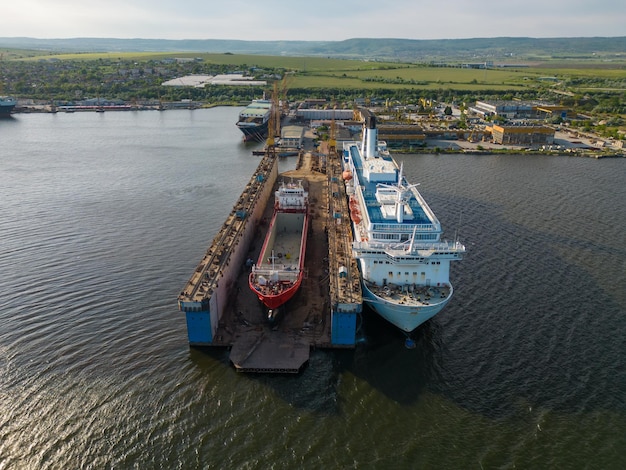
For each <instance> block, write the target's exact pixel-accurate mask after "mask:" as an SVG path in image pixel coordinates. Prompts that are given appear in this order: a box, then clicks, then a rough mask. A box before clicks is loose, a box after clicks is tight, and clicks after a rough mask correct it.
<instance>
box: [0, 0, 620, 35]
mask: <svg viewBox="0 0 626 470" xmlns="http://www.w3.org/2000/svg"><path fill="white" fill-rule="evenodd" d="M0 17H2V28H1V29H0V36H3V37H13V36H28V37H35V38H70V37H109V38H111V37H115V38H154V39H243V40H254V41H257V40H303V41H326V40H328V41H338V40H343V39H350V38H403V39H455V38H476V37H483V38H484V37H498V36H509V37H522V36H523V37H578V36H584V37H591V36H605V37H613V36H626V1H624V0H523V1H522V0H431V1H419V0H378V1H373V0H313V1H306V2H305V1H301V0H300V1H296V0H292V1H290V0H19V1H18V0H15V1H12V0H2V5H1V6H0Z"/></svg>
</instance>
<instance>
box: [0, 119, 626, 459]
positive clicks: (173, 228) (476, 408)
mask: <svg viewBox="0 0 626 470" xmlns="http://www.w3.org/2000/svg"><path fill="white" fill-rule="evenodd" d="M238 111H239V109H238V108H216V109H210V110H194V111H167V112H162V113H159V112H138V113H134V112H120V113H84V114H82V113H74V114H57V115H17V116H15V117H14V118H13V119H10V120H2V121H0V136H1V137H2V149H1V150H0V201H1V204H0V273H1V274H2V275H1V276H0V469H13V468H16V469H24V468H25V469H40V468H185V469H186V468H296V467H303V468H590V469H595V468H601V469H609V468H616V469H618V468H620V469H621V468H624V466H626V457H624V450H625V449H626V438H625V437H624V436H626V371H625V368H624V362H625V355H626V340H625V338H626V335H625V333H626V317H625V315H624V314H625V313H626V237H625V235H624V227H626V161H625V160H592V159H584V158H568V157H541V156H526V155H524V156H468V155H462V156H460V155H453V156H447V155H438V156H435V155H405V156H401V157H400V156H399V157H398V159H399V160H403V161H404V163H405V171H406V173H407V176H408V178H409V179H410V180H411V181H413V182H420V183H421V186H420V189H421V191H422V193H423V194H424V195H425V197H426V198H427V200H428V201H429V202H430V204H431V207H432V208H433V209H434V211H435V212H436V213H437V215H438V217H439V219H440V220H441V222H442V224H443V225H444V227H446V229H447V235H448V238H453V237H454V236H455V234H457V233H458V235H459V237H460V238H461V240H463V241H464V243H465V244H466V245H467V248H468V254H467V257H466V259H465V260H463V261H462V262H460V263H456V264H455V266H454V269H453V273H452V281H453V283H454V285H455V292H456V293H455V297H454V299H453V301H452V302H451V304H450V305H449V306H448V307H447V308H446V309H445V310H444V311H443V312H441V313H440V314H439V315H437V316H436V317H435V318H434V319H433V320H432V321H431V322H429V323H428V324H426V325H424V327H423V328H421V329H420V330H419V332H418V334H417V348H416V349H414V350H407V349H405V348H404V345H403V338H402V335H401V334H400V333H399V332H397V331H395V330H394V329H393V328H391V327H389V326H388V325H387V324H385V323H384V322H383V321H382V320H380V319H378V318H377V317H375V316H373V315H369V314H367V313H366V315H365V318H364V327H363V331H362V336H361V342H360V343H359V346H358V347H357V348H356V350H354V351H338V352H337V351H315V352H314V353H312V356H311V361H310V364H309V366H308V368H307V369H305V371H304V372H303V373H302V374H300V375H299V376H297V377H291V376H289V377H284V376H254V375H242V374H237V373H236V372H235V371H234V370H233V368H232V367H231V366H230V365H229V362H228V351H225V350H209V351H204V350H195V349H190V348H189V346H188V344H187V334H186V327H185V320H184V316H183V314H182V313H180V312H178V311H177V308H176V296H177V294H178V292H179V291H180V289H181V288H182V287H183V286H184V284H185V283H186V281H187V279H188V277H189V276H190V274H191V272H192V271H193V269H194V268H195V266H196V264H197V262H198V260H199V259H200V257H201V256H202V254H203V253H204V251H205V250H206V248H207V246H208V245H209V243H210V241H211V239H212V237H213V235H214V234H215V233H216V231H217V230H218V229H219V227H220V226H221V224H222V222H223V220H224V218H225V215H226V214H227V213H228V212H229V211H230V209H231V207H232V204H233V203H234V201H235V200H236V198H237V197H238V196H239V194H240V192H241V190H242V188H243V186H244V185H245V184H246V183H247V181H248V180H249V178H250V175H251V174H252V172H253V170H254V169H255V168H256V165H257V164H258V157H254V156H252V155H251V150H252V148H253V147H250V146H246V145H244V144H243V143H242V142H241V136H240V134H239V131H238V130H237V129H236V127H235V126H234V122H235V120H236V117H237V113H238ZM289 164H290V163H285V165H289Z"/></svg>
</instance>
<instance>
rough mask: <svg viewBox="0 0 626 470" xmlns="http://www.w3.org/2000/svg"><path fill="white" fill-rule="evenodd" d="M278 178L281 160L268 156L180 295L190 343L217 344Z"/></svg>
mask: <svg viewBox="0 0 626 470" xmlns="http://www.w3.org/2000/svg"><path fill="white" fill-rule="evenodd" d="M277 177H278V160H277V159H276V158H275V157H272V156H270V155H266V156H265V157H264V158H263V159H262V160H261V162H260V163H259V166H258V167H257V170H256V171H255V173H254V175H253V176H252V178H251V179H250V182H249V183H248V184H247V186H246V187H245V189H244V190H243V192H242V194H241V196H240V197H239V199H238V200H237V202H236V203H235V205H234V207H233V209H232V210H231V212H230V214H229V215H228V217H227V218H226V221H225V222H224V224H223V225H222V228H221V229H220V231H219V232H218V233H217V235H216V236H215V238H214V239H213V242H212V243H211V246H210V247H209V249H208V250H207V252H206V253H205V255H204V257H203V258H202V260H201V261H200V263H199V264H198V267H197V268H196V270H195V272H194V273H193V275H192V276H191V278H190V279H189V281H188V283H187V285H186V286H185V289H184V290H183V291H182V292H181V294H180V295H179V297H178V307H179V309H180V310H181V311H183V312H185V316H186V320H187V334H188V337H189V344H190V345H196V346H208V345H212V344H213V338H214V337H215V332H216V330H217V327H218V324H219V322H220V319H221V318H222V316H223V315H224V313H225V311H226V308H227V304H228V301H229V298H230V296H231V295H232V288H233V286H234V285H235V281H236V278H237V276H238V275H239V272H240V270H241V269H242V266H243V265H244V264H245V261H246V260H245V259H244V258H245V256H246V253H247V251H248V247H249V246H250V243H251V241H252V238H253V237H254V232H255V229H256V226H257V224H258V223H259V220H260V219H261V217H262V215H263V212H264V211H265V207H266V205H267V201H268V200H269V199H270V196H271V194H272V190H273V188H274V184H275V182H276V179H277Z"/></svg>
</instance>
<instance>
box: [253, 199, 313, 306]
mask: <svg viewBox="0 0 626 470" xmlns="http://www.w3.org/2000/svg"><path fill="white" fill-rule="evenodd" d="M308 224H309V219H308V213H307V212H282V211H278V210H275V211H274V215H273V217H272V221H271V222H270V226H269V228H268V231H267V234H266V237H265V241H264V243H263V247H262V249H261V253H260V255H259V259H258V262H257V264H256V265H255V266H254V267H253V270H252V272H251V273H250V276H249V280H248V284H249V286H250V289H251V290H252V291H253V292H254V293H255V295H256V296H257V297H258V299H259V300H260V301H261V303H263V305H265V307H267V308H268V309H276V308H278V307H280V306H282V305H283V304H285V303H286V302H287V301H288V300H290V299H291V298H292V297H293V296H294V295H295V294H296V292H297V291H298V289H299V288H300V285H301V284H302V279H303V276H304V259H305V253H306V236H307V231H308Z"/></svg>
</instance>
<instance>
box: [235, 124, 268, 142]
mask: <svg viewBox="0 0 626 470" xmlns="http://www.w3.org/2000/svg"><path fill="white" fill-rule="evenodd" d="M237 127H238V128H239V130H240V131H241V132H242V133H243V140H244V141H245V142H263V141H264V140H265V139H266V138H267V129H268V123H267V122H264V123H262V124H256V125H248V124H242V123H237Z"/></svg>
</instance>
